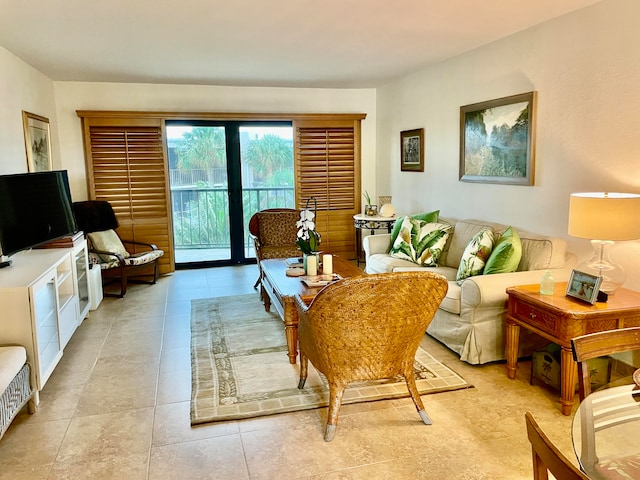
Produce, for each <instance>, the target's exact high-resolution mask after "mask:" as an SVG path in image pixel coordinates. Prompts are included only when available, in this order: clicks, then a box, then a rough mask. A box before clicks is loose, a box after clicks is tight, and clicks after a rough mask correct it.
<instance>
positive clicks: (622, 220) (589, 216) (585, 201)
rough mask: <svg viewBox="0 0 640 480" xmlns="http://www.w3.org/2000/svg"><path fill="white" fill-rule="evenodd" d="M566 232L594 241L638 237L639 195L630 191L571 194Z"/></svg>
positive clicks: (639, 230) (639, 217)
mask: <svg viewBox="0 0 640 480" xmlns="http://www.w3.org/2000/svg"><path fill="white" fill-rule="evenodd" d="M569 235H571V236H574V237H580V238H589V239H598V240H614V241H619V240H636V239H639V238H640V195H637V194H633V193H602V192H588V193H572V194H571V197H570V200H569Z"/></svg>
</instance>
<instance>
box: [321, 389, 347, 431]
mask: <svg viewBox="0 0 640 480" xmlns="http://www.w3.org/2000/svg"><path fill="white" fill-rule="evenodd" d="M345 388H346V385H337V384H335V383H332V382H329V415H328V418H327V427H326V429H325V431H324V441H325V442H330V441H331V440H333V437H334V435H335V434H336V427H337V426H338V414H339V413H340V407H341V406H342V395H343V394H344V389H345Z"/></svg>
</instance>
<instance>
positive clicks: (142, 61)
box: [0, 0, 601, 88]
mask: <svg viewBox="0 0 640 480" xmlns="http://www.w3.org/2000/svg"><path fill="white" fill-rule="evenodd" d="M599 1H601V0H561V1H559V0H533V1H531V0H520V1H514V0H487V1H478V0H444V1H443V0H394V1H390V0H384V1H382V0H277V1H273V0H271V1H270V0H234V1H224V2H223V1H220V0H181V1H174V0H153V1H152V0H146V1H144V0H109V1H102V2H96V1H87V0H64V1H55V0H32V1H30V2H17V1H15V0H0V45H1V46H3V47H4V48H6V49H7V50H9V51H10V52H12V53H13V54H15V55H16V56H18V57H19V58H21V59H22V60H24V61H25V62H26V63H28V64H29V65H31V66H33V67H35V68H36V69H37V70H39V71H40V72H42V73H44V74H45V75H47V76H48V77H49V78H51V79H53V80H59V81H66V80H71V81H83V82H135V83H174V84H204V85H237V86H276V87H277V86H281V87H335V88H369V87H376V86H380V85H383V84H385V83H387V82H389V81H390V80H392V79H394V78H397V77H400V76H403V75H406V74H408V73H411V72H414V71H417V70H420V69H422V68H424V67H426V66H428V65H432V64H434V63H437V62H441V61H443V60H445V59H447V58H450V57H453V56H455V55H459V54H461V53H463V52H466V51H469V50H472V49H474V48H476V47H479V46H481V45H484V44H487V43H489V42H492V41H494V40H497V39H499V38H502V37H505V36H508V35H510V34H512V33H514V32H518V31H521V30H524V29H527V28H529V27H532V26H533V25H536V24H539V23H541V22H545V21H547V20H550V19H552V18H554V17H558V16H560V15H564V14H566V13H569V12H571V11H573V10H577V9H580V8H583V7H586V6H588V5H591V4H594V3H598V2H599Z"/></svg>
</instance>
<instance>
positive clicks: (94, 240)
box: [87, 230, 129, 262]
mask: <svg viewBox="0 0 640 480" xmlns="http://www.w3.org/2000/svg"><path fill="white" fill-rule="evenodd" d="M87 237H88V238H89V241H90V242H91V246H92V248H93V249H94V250H100V251H103V252H112V253H118V254H120V255H122V256H123V257H124V258H127V257H128V256H129V252H127V249H126V248H124V245H123V244H122V241H121V240H120V237H118V234H117V233H116V232H115V231H114V230H104V231H102V232H92V233H89V234H88V235H87ZM100 258H102V260H103V261H105V262H111V261H113V260H114V258H115V257H112V256H109V255H100Z"/></svg>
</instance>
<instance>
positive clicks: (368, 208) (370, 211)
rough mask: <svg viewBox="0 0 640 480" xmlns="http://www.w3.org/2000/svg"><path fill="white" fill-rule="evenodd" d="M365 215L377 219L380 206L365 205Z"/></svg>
mask: <svg viewBox="0 0 640 480" xmlns="http://www.w3.org/2000/svg"><path fill="white" fill-rule="evenodd" d="M364 214H365V215H366V216H368V217H375V216H376V215H378V206H377V205H365V206H364Z"/></svg>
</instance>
